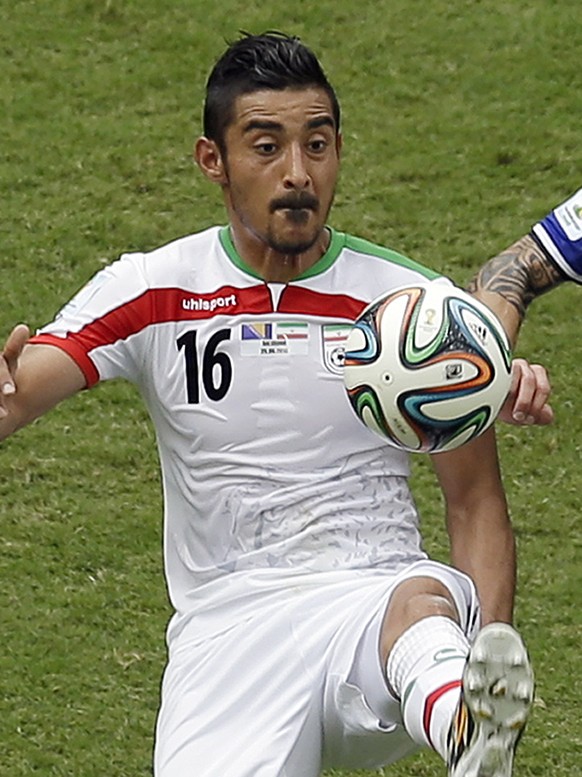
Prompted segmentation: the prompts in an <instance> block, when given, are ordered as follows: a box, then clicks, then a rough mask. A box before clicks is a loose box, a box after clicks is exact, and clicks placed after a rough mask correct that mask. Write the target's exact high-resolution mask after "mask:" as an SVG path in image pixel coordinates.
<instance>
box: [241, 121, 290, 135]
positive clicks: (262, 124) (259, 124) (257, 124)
mask: <svg viewBox="0 0 582 777" xmlns="http://www.w3.org/2000/svg"><path fill="white" fill-rule="evenodd" d="M282 129H283V125H282V124H281V123H280V122H278V121H269V120H268V119H251V120H250V121H249V122H248V124H245V126H244V128H243V133H246V132H253V130H271V131H273V130H274V131H279V132H280V131H281V130H282Z"/></svg>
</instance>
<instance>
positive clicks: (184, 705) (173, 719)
mask: <svg viewBox="0 0 582 777" xmlns="http://www.w3.org/2000/svg"><path fill="white" fill-rule="evenodd" d="M282 609H284V608H282ZM290 645H291V646H292V647H293V646H294V641H293V636H292V634H290V633H289V627H288V626H287V624H286V622H285V617H284V613H281V614H280V615H277V614H276V613H273V612H264V613H262V617H261V615H258V616H257V617H256V618H253V619H250V620H245V621H244V622H242V623H239V624H236V625H234V626H233V627H231V628H228V629H226V630H225V631H224V632H223V633H219V634H214V635H211V636H208V637H207V638H205V639H203V638H202V637H201V636H200V635H199V637H198V639H196V640H190V641H189V642H188V641H187V640H182V643H181V644H179V645H178V646H176V645H173V646H172V649H171V652H170V659H169V662H168V666H167V668H166V672H165V675H164V680H163V684H162V704H161V708H160V712H159V716H158V723H157V728H156V743H155V751H154V775H155V777H193V775H196V777H216V775H220V777H288V775H294V776H295V775H297V776H299V775H301V777H303V776H305V777H317V775H318V774H319V770H320V751H321V741H320V726H319V725H317V722H315V723H314V721H313V719H314V717H317V716H318V714H319V713H318V711H317V710H316V709H314V697H315V694H314V693H313V688H312V685H313V683H312V678H311V676H308V675H307V674H306V672H305V670H304V667H303V666H302V661H301V657H300V656H299V655H298V653H297V651H295V650H293V649H289V646H290ZM315 698H316V697H315Z"/></svg>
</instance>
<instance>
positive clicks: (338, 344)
mask: <svg viewBox="0 0 582 777" xmlns="http://www.w3.org/2000/svg"><path fill="white" fill-rule="evenodd" d="M351 330H352V327H351V325H350V324H324V325H323V327H322V328H321V334H322V339H323V363H324V365H325V368H326V369H327V370H329V372H332V373H333V374H334V375H342V373H343V370H344V358H345V350H346V349H345V345H346V340H347V339H348V335H349V333H350V332H351Z"/></svg>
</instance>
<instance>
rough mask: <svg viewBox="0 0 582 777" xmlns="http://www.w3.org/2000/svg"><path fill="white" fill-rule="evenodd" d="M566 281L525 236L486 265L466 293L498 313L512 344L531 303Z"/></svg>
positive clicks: (538, 247) (535, 244)
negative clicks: (468, 292)
mask: <svg viewBox="0 0 582 777" xmlns="http://www.w3.org/2000/svg"><path fill="white" fill-rule="evenodd" d="M565 280H566V278H565V277H564V275H563V274H562V273H561V272H560V271H559V270H558V268H557V267H556V266H555V264H554V263H553V262H552V261H551V260H550V259H549V257H548V256H547V255H546V254H545V253H544V251H543V250H542V249H541V248H540V246H539V245H538V244H537V243H536V242H535V240H534V239H533V237H531V236H530V235H526V236H525V237H522V238H521V239H520V240H518V241H517V242H516V243H514V244H513V245H511V246H509V248H506V249H505V250H504V251H502V252H501V253H500V254H498V255H497V256H494V257H493V258H492V259H490V260H489V261H488V262H486V263H485V264H484V265H483V267H481V269H480V270H479V272H478V273H477V275H476V276H475V277H474V278H473V279H472V280H471V282H470V283H469V285H468V287H467V290H468V291H470V292H471V294H474V295H475V296H476V297H478V298H479V299H480V300H481V301H482V302H484V303H485V304H486V305H488V306H489V307H490V308H491V309H492V310H493V312H494V313H496V314H497V316H498V318H499V319H500V320H501V322H502V323H503V326H504V327H505V331H506V332H507V335H508V337H509V340H510V342H511V344H512V345H515V343H516V341H517V335H518V333H519V329H520V326H521V323H522V321H523V319H524V317H525V312H526V309H527V307H528V305H529V304H530V302H532V300H534V299H535V298H536V297H539V296H540V295H541V294H545V293H546V292H548V291H550V289H553V288H555V287H556V286H559V285H560V284H561V283H563V282H564V281H565Z"/></svg>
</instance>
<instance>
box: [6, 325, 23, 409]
mask: <svg viewBox="0 0 582 777" xmlns="http://www.w3.org/2000/svg"><path fill="white" fill-rule="evenodd" d="M29 338H30V330H29V328H28V327H27V326H26V325H25V324H18V325H17V326H15V327H14V329H13V330H12V332H10V334H9V335H8V339H7V340H6V343H5V344H4V348H3V350H2V354H1V357H0V393H2V394H3V395H8V394H14V392H15V390H16V387H15V385H14V373H15V371H16V367H17V365H18V359H19V358H20V354H21V353H22V349H23V348H24V346H25V345H26V343H27V341H28V339H29Z"/></svg>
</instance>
